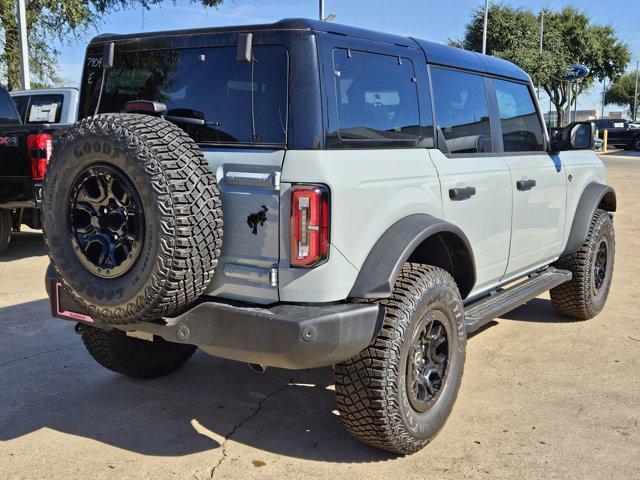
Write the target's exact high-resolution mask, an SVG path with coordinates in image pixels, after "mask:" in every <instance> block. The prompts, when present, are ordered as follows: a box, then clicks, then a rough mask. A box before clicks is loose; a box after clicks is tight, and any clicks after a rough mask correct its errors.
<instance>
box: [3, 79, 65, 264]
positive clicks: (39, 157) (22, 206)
mask: <svg viewBox="0 0 640 480" xmlns="http://www.w3.org/2000/svg"><path fill="white" fill-rule="evenodd" d="M45 113H46V112H45ZM64 128H66V127H65V126H60V125H49V124H30V123H29V124H25V123H23V121H22V119H21V117H20V114H19V113H18V110H17V109H16V105H15V103H14V101H13V100H12V98H11V96H10V95H9V92H7V90H6V89H5V88H4V87H2V86H1V85H0V252H2V251H3V250H4V249H6V248H7V246H8V244H9V239H10V238H11V234H12V232H16V231H19V230H20V227H21V225H26V226H28V227H30V228H34V229H40V228H41V227H42V223H41V219H40V210H39V206H40V198H41V196H40V192H41V189H42V182H43V179H44V172H45V170H46V168H47V165H48V163H49V159H50V158H51V154H52V153H53V149H54V146H55V143H56V139H57V138H59V136H60V135H61V133H62V130H63V129H64Z"/></svg>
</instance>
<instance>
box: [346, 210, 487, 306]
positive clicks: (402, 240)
mask: <svg viewBox="0 0 640 480" xmlns="http://www.w3.org/2000/svg"><path fill="white" fill-rule="evenodd" d="M438 233H452V234H454V235H456V236H457V237H459V238H460V240H461V241H462V242H463V243H464V245H465V246H466V248H467V250H468V253H469V257H470V260H471V264H472V265H471V266H470V268H471V270H472V272H473V273H472V277H473V278H472V282H471V288H472V287H473V284H475V280H476V277H475V275H476V269H475V261H474V257H473V250H472V249H471V243H470V242H469V239H468V238H467V236H466V235H465V234H464V232H463V231H462V230H461V229H460V228H458V227H457V226H455V225H453V224H452V223H449V222H446V221H444V220H442V219H440V218H436V217H433V216H431V215H424V214H414V215H409V216H407V217H405V218H403V219H402V220H399V221H398V222H396V223H394V224H393V225H392V226H391V227H389V228H388V229H387V231H386V232H384V233H383V234H382V236H381V237H380V238H379V239H378V241H377V242H376V243H375V245H374V246H373V248H372V249H371V251H370V252H369V255H368V256H367V258H366V260H365V261H364V264H363V265H362V268H361V269H360V272H359V273H358V277H357V278H356V281H355V283H354V285H353V287H352V289H351V292H349V297H351V298H387V297H389V296H390V295H391V292H392V290H393V287H394V285H395V282H396V278H397V277H398V275H399V273H400V270H401V269H402V265H403V264H404V263H405V262H406V261H407V259H408V258H409V257H410V256H411V254H412V253H413V252H414V251H415V250H416V248H417V247H418V246H419V245H420V244H421V243H422V242H423V241H424V240H426V239H428V238H429V237H431V236H433V235H437V234H438Z"/></svg>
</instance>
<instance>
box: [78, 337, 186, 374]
mask: <svg viewBox="0 0 640 480" xmlns="http://www.w3.org/2000/svg"><path fill="white" fill-rule="evenodd" d="M82 342H83V343H84V345H85V347H86V349H87V351H88V352H89V354H90V355H91V357H93V359H94V360H95V361H97V362H98V363H99V364H100V365H102V366H103V367H105V368H107V369H109V370H111V371H113V372H116V373H120V374H122V375H127V376H129V377H134V378H146V379H151V378H158V377H162V376H164V375H167V374H169V373H171V372H173V371H174V370H177V369H178V368H180V367H181V366H182V365H184V364H185V363H186V361H187V360H189V358H191V356H192V355H193V353H194V352H195V351H196V347H194V346H192V345H182V344H178V343H170V342H166V341H164V340H162V339H159V340H154V341H153V342H150V341H147V340H141V339H138V338H134V337H129V336H127V335H126V334H125V333H124V332H122V331H120V330H115V329H114V330H111V331H105V330H99V329H97V328H92V327H87V328H86V329H85V330H84V331H83V333H82Z"/></svg>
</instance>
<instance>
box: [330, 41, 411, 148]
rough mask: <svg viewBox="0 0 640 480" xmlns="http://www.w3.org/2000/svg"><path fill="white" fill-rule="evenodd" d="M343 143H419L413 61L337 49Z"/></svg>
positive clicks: (339, 113) (338, 90)
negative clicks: (358, 141)
mask: <svg viewBox="0 0 640 480" xmlns="http://www.w3.org/2000/svg"><path fill="white" fill-rule="evenodd" d="M333 61H334V69H335V72H336V73H335V81H336V97H337V98H336V102H337V111H338V130H337V132H331V133H330V134H329V136H330V137H334V138H335V137H337V138H339V139H340V140H347V141H353V140H360V141H379V142H386V141H394V142H408V143H412V144H415V142H416V141H417V140H418V138H420V113H419V107H418V90H417V84H416V80H415V70H414V66H413V63H412V62H411V60H409V59H406V58H399V57H395V56H388V55H379V54H374V53H364V52H357V51H353V50H351V51H349V50H345V49H336V50H335V51H334V54H333Z"/></svg>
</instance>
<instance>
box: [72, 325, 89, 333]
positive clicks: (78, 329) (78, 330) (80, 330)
mask: <svg viewBox="0 0 640 480" xmlns="http://www.w3.org/2000/svg"><path fill="white" fill-rule="evenodd" d="M88 328H89V327H87V326H86V325H85V324H84V323H79V322H78V323H76V326H75V327H74V330H75V332H76V333H77V334H78V335H82V334H83V333H84V332H86V331H87V329H88Z"/></svg>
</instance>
